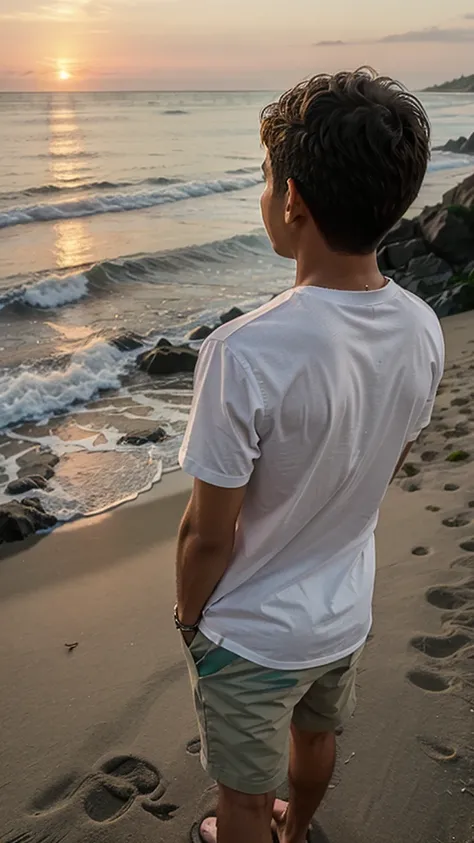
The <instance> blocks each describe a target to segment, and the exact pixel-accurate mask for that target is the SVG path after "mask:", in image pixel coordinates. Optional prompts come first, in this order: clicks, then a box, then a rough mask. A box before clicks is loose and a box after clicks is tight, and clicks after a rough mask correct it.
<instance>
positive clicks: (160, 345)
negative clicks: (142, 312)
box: [156, 337, 173, 348]
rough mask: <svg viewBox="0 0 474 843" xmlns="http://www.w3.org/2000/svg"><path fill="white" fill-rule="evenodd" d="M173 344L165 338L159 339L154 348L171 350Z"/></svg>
mask: <svg viewBox="0 0 474 843" xmlns="http://www.w3.org/2000/svg"><path fill="white" fill-rule="evenodd" d="M172 347H173V343H171V342H170V341H169V340H167V339H166V337H161V339H160V340H158V342H157V344H156V348H172Z"/></svg>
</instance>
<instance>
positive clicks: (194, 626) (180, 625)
mask: <svg viewBox="0 0 474 843" xmlns="http://www.w3.org/2000/svg"><path fill="white" fill-rule="evenodd" d="M174 625H175V627H176V629H178V630H179V631H180V632H197V631H198V629H199V621H196V623H193V624H192V626H187V625H186V624H185V623H181V621H180V619H179V615H178V604H176V606H175V607H174Z"/></svg>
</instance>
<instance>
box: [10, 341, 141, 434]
mask: <svg viewBox="0 0 474 843" xmlns="http://www.w3.org/2000/svg"><path fill="white" fill-rule="evenodd" d="M137 353H138V352H135V351H132V352H128V353H123V352H121V351H119V350H118V349H117V348H115V347H114V346H113V345H110V344H109V343H107V342H105V341H103V340H99V341H97V342H96V343H94V345H91V346H89V347H88V348H85V349H83V350H81V351H77V352H75V353H74V354H72V355H71V358H70V360H69V363H68V365H67V366H66V367H65V368H62V369H55V370H52V371H47V372H43V371H37V370H35V369H33V368H25V369H23V370H21V371H20V372H18V369H15V370H14V371H13V372H12V371H9V370H7V371H4V372H3V373H2V375H0V427H1V428H7V427H11V426H12V425H14V424H18V423H19V422H21V421H42V420H44V419H47V418H49V417H50V416H52V415H56V414H58V413H61V412H64V411H65V410H67V409H68V408H69V407H71V406H73V405H74V404H77V403H81V404H84V403H85V402H87V401H90V400H92V399H93V398H94V397H95V396H96V395H98V394H99V393H100V392H101V391H102V390H104V389H118V388H119V386H120V382H121V376H122V375H123V374H124V373H125V371H126V369H127V367H128V366H129V365H130V362H131V360H132V359H134V358H135V357H136V355H137Z"/></svg>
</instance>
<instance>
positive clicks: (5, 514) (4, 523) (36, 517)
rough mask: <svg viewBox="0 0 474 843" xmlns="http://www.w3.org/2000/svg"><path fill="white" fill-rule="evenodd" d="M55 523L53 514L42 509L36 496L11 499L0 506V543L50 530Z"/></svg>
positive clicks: (18, 539)
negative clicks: (20, 499)
mask: <svg viewBox="0 0 474 843" xmlns="http://www.w3.org/2000/svg"><path fill="white" fill-rule="evenodd" d="M55 524H57V519H56V518H55V517H54V515H49V514H48V513H47V512H45V511H44V509H43V507H42V505H41V503H40V502H39V500H38V499H37V498H25V499H24V500H23V501H21V502H20V501H11V503H5V504H2V505H1V506H0V544H2V543H3V542H16V541H21V540H22V539H26V538H27V537H28V536H32V535H33V534H34V533H37V532H38V530H50V529H51V528H52V527H54V525H55Z"/></svg>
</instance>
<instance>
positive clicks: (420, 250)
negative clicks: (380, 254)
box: [386, 238, 426, 269]
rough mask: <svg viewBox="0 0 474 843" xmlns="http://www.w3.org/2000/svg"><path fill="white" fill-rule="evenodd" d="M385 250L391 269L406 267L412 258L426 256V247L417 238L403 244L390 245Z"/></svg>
mask: <svg viewBox="0 0 474 843" xmlns="http://www.w3.org/2000/svg"><path fill="white" fill-rule="evenodd" d="M386 249H387V261H388V264H389V266H390V267H391V268H392V269H399V268H400V267H402V266H406V265H407V264H408V263H409V262H410V261H411V260H412V259H413V258H416V257H419V256H420V255H425V254H426V246H425V244H424V243H423V240H421V239H419V238H417V239H414V240H406V241H405V242H403V243H390V244H389V245H388V246H387V247H386Z"/></svg>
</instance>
